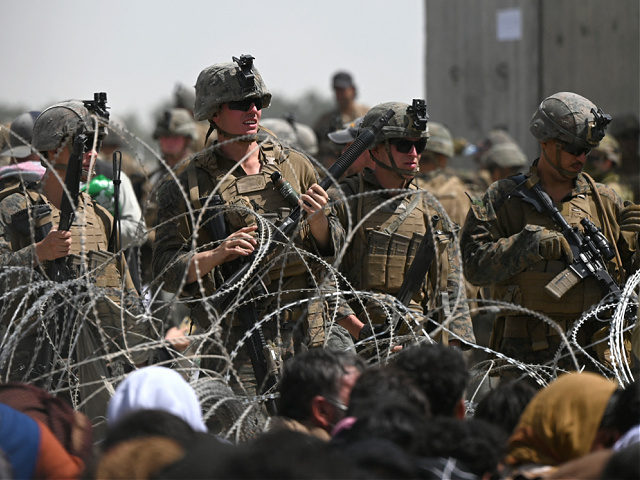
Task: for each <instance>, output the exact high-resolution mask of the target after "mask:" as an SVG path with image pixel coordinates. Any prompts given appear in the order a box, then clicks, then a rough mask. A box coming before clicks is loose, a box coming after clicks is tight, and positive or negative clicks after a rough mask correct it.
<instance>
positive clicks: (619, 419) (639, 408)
mask: <svg viewBox="0 0 640 480" xmlns="http://www.w3.org/2000/svg"><path fill="white" fill-rule="evenodd" d="M638 424H640V385H639V383H638V380H636V381H634V382H633V383H631V384H629V385H627V387H626V388H624V389H622V388H619V389H617V390H616V391H615V392H613V394H612V395H611V397H610V398H609V401H608V403H607V407H606V408H605V410H604V413H603V414H602V421H601V422H600V426H599V427H598V431H597V432H596V437H595V439H594V441H593V445H592V447H591V449H592V450H598V449H601V448H612V447H613V446H614V445H615V444H616V443H617V441H618V440H619V439H620V438H621V437H623V436H624V435H625V434H626V433H627V432H628V431H629V430H631V429H632V428H633V427H634V426H636V425H638Z"/></svg>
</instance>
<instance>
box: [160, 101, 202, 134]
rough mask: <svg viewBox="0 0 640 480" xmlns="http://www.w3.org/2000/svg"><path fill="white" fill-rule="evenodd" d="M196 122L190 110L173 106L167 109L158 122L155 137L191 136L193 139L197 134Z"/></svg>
mask: <svg viewBox="0 0 640 480" xmlns="http://www.w3.org/2000/svg"><path fill="white" fill-rule="evenodd" d="M197 133H198V132H197V129H196V122H195V121H194V120H193V117H192V116H191V113H189V110H187V109H185V108H171V109H168V110H165V111H164V112H163V113H162V115H161V116H160V117H159V118H158V121H157V122H156V128H155V130H154V131H153V138H154V139H158V138H160V137H171V136H180V137H189V138H191V139H192V140H193V139H195V138H196V136H197Z"/></svg>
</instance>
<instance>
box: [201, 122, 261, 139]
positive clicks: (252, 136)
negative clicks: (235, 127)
mask: <svg viewBox="0 0 640 480" xmlns="http://www.w3.org/2000/svg"><path fill="white" fill-rule="evenodd" d="M214 130H217V131H218V133H221V134H222V135H224V137H225V138H227V139H229V140H233V139H236V138H237V139H238V142H241V143H253V142H255V141H257V140H258V134H257V133H253V134H250V135H246V134H241V135H239V134H237V133H229V132H225V131H224V130H222V129H221V128H220V127H219V126H217V125H216V124H215V123H214V122H213V121H212V120H209V130H207V135H206V136H205V137H204V143H205V145H206V144H207V140H209V135H211V133H212V132H213V131H214Z"/></svg>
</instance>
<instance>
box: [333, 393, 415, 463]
mask: <svg viewBox="0 0 640 480" xmlns="http://www.w3.org/2000/svg"><path fill="white" fill-rule="evenodd" d="M376 399H377V400H378V403H377V404H376V405H372V408H371V409H370V410H369V411H368V412H366V413H363V414H361V415H360V416H358V417H357V418H356V420H355V422H354V423H353V425H351V426H350V427H349V428H344V429H339V428H338V429H336V430H338V432H337V433H336V435H335V436H334V438H333V443H334V444H340V443H345V444H354V443H357V442H361V441H364V440H367V439H370V438H377V439H383V440H388V441H390V442H393V443H394V444H395V445H397V446H399V447H400V448H402V449H403V450H404V451H406V452H409V453H415V452H416V451H417V450H418V449H419V445H420V444H421V442H422V435H423V431H424V428H425V424H426V423H427V419H426V418H425V416H424V413H423V411H421V410H420V407H417V406H415V405H412V404H411V403H409V402H408V401H407V399H406V398H405V399H403V398H398V397H393V396H391V397H387V396H386V395H385V394H384V393H382V392H381V394H380V395H377V396H376Z"/></svg>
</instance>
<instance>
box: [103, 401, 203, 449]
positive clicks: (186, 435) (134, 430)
mask: <svg viewBox="0 0 640 480" xmlns="http://www.w3.org/2000/svg"><path fill="white" fill-rule="evenodd" d="M195 434H196V432H195V430H194V429H193V428H192V427H191V426H190V425H189V424H188V423H187V422H185V421H184V420H183V419H182V418H179V417H177V416H175V415H173V414H172V413H169V412H167V411H165V410H135V411H133V412H131V413H129V414H128V415H125V416H124V417H122V418H121V419H120V420H118V422H116V423H115V424H114V425H111V426H109V429H108V430H107V435H106V437H105V439H104V442H103V443H102V445H101V447H102V450H103V451H107V450H109V449H110V448H113V447H114V446H115V445H117V444H119V443H122V442H124V441H127V440H131V439H133V438H140V437H150V436H160V437H168V438H171V439H172V440H174V441H176V442H178V443H179V444H180V445H182V446H184V445H187V444H188V443H189V442H190V441H191V440H192V439H193V438H194V436H195Z"/></svg>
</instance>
